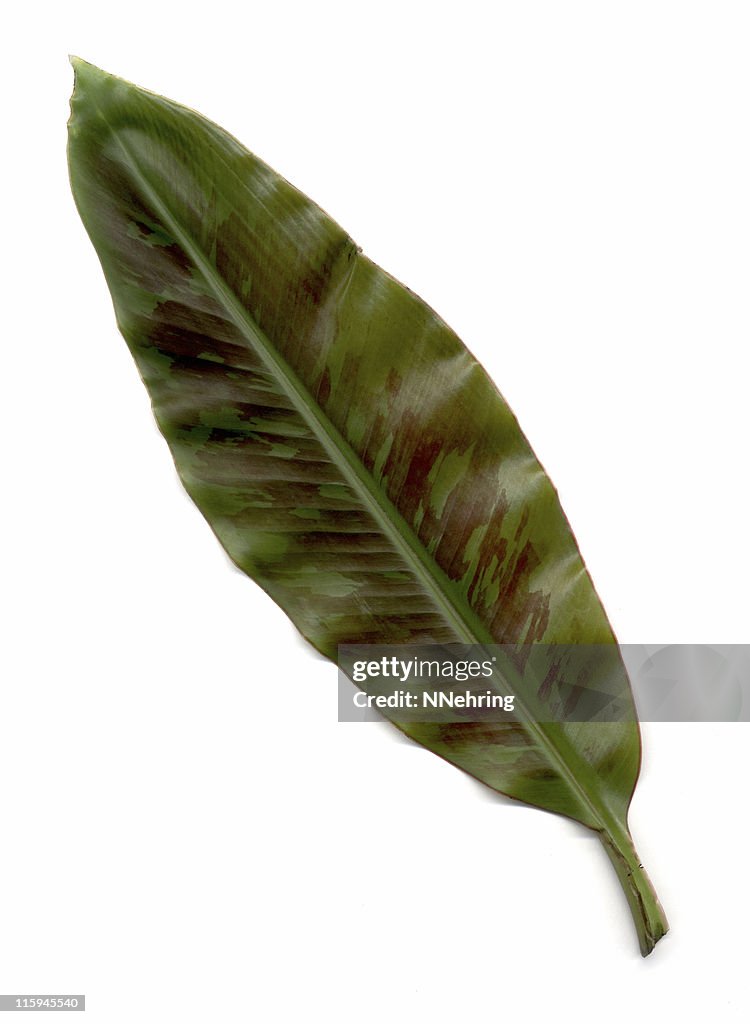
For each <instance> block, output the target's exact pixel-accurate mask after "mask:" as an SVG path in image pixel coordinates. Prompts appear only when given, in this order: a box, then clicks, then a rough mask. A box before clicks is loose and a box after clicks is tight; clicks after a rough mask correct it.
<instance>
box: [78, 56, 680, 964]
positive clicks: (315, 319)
mask: <svg viewBox="0 0 750 1024" xmlns="http://www.w3.org/2000/svg"><path fill="white" fill-rule="evenodd" d="M73 64H74V69H75V88H74V93H73V97H72V100H71V118H70V122H69V144H68V157H69V167H70V176H71V183H72V188H73V193H74V197H75V201H76V204H77V206H78V210H79V212H80V215H81V218H82V220H83V222H84V225H85V227H86V230H87V231H88V233H89V235H90V237H91V241H92V242H93V244H94V246H95V248H96V251H97V253H98V255H99V258H100V261H101V264H102V268H103V270H104V274H105V277H106V279H107V283H108V285H109V289H110V292H111V294H112V299H113V303H114V308H115V312H116V316H117V323H118V326H119V328H120V330H121V332H122V334H123V336H124V337H125V340H126V341H127V344H128V346H129V348H130V351H131V352H132V355H133V357H134V359H135V361H136V363H137V366H138V369H139V371H140V374H141V377H142V378H143V381H144V383H145V385H146V387H147V388H148V391H149V393H150V396H151V400H152V404H153V410H154V414H155V417H156V420H157V422H158V425H159V428H160V430H161V432H162V434H163V435H164V437H165V439H166V441H167V443H168V445H169V447H170V449H171V452H172V455H173V458H174V461H175V465H176V467H177V471H178V473H179V475H180V478H181V479H182V482H183V484H184V486H185V488H186V489H187V491H188V493H189V494H190V496H191V498H192V499H193V500H194V502H195V503H196V505H197V506H198V508H199V509H200V510H201V512H202V513H203V515H204V516H205V518H206V520H207V521H208V523H209V525H210V526H211V528H212V529H213V531H214V532H215V534H216V536H217V538H218V539H219V541H220V542H221V544H222V545H223V547H224V548H225V549H226V551H227V553H228V554H229V556H230V558H231V559H232V560H233V561H234V562H235V563H236V565H237V566H239V567H240V568H241V569H242V570H243V571H244V572H245V573H247V575H248V576H250V577H251V578H252V579H253V580H255V581H256V582H257V583H258V584H259V585H260V586H261V587H262V588H263V589H264V590H265V591H266V592H267V593H268V594H269V595H270V597H271V598H272V599H273V600H274V601H276V602H277V603H278V604H279V605H280V606H281V608H283V609H284V611H285V612H286V613H287V615H288V616H289V617H290V618H291V620H292V621H293V622H294V624H295V625H296V627H297V628H298V629H299V631H300V632H301V633H302V634H303V635H304V636H305V637H306V638H307V640H308V641H309V642H310V643H311V644H313V645H314V646H315V647H316V648H317V649H318V650H319V651H321V652H322V653H323V654H325V655H326V656H328V657H330V658H331V659H335V658H336V655H337V648H338V646H339V645H343V644H362V643H368V644H413V643H445V644H451V643H461V644H480V645H487V644H510V645H529V644H531V645H533V644H542V643H551V644H576V645H577V644H605V645H614V647H613V650H614V651H615V652H616V656H617V664H618V672H620V673H621V674H622V675H623V677H624V678H625V693H626V705H627V706H626V709H625V713H624V714H623V715H622V716H621V719H620V720H618V721H540V720H539V716H536V717H533V716H532V717H531V718H529V719H527V720H523V719H522V718H520V717H519V720H518V721H517V722H515V723H511V724H508V723H502V722H496V723H487V722H471V721H465V722H453V723H439V722H423V723H412V724H402V725H401V728H402V729H403V730H404V731H405V732H407V733H408V734H409V735H410V736H411V737H412V738H413V739H414V740H416V741H417V742H419V743H421V744H422V745H424V746H425V747H427V748H429V749H430V750H431V751H433V752H435V753H436V754H438V755H439V756H441V757H443V758H445V759H446V760H448V761H450V762H451V763H453V764H454V765H457V766H458V767H459V768H461V769H463V770H464V771H466V772H468V773H469V774H470V775H472V776H474V777H475V778H477V779H479V780H481V781H482V782H483V783H486V785H488V786H490V787H491V788H492V789H493V790H496V791H497V792H499V793H504V794H507V795H508V796H510V797H513V798H516V799H518V800H522V801H525V802H526V803H528V804H532V805H534V806H536V807H540V808H543V809H545V810H547V811H552V812H555V813H557V814H561V815H565V816H567V817H569V818H572V819H574V820H576V821H579V822H581V824H582V825H584V826H586V827H587V828H589V829H592V830H593V831H594V832H596V833H597V834H598V835H599V837H600V838H601V840H602V842H603V844H604V846H605V848H606V850H607V853H608V854H609V856H610V859H611V860H612V863H613V865H614V867H615V870H616V872H617V875H618V877H619V879H620V882H621V884H622V887H623V889H624V892H625V895H626V897H627V899H628V902H629V905H630V908H631V911H632V915H633V918H634V921H635V925H636V929H637V932H638V937H639V941H640V948H641V952H642V953H643V955H644V956H645V955H646V954H648V953H649V952H650V951H651V950H652V949H653V947H654V945H655V943H656V942H657V941H658V940H659V938H660V937H661V936H662V935H664V933H665V932H666V930H667V923H666V919H665V917H664V913H663V911H662V909H661V906H660V905H659V902H658V900H657V897H656V895H655V892H654V890H653V888H652V886H651V883H650V881H649V879H648V877H647V875H646V873H645V871H644V870H643V867H642V865H641V863H640V861H639V858H638V855H637V853H636V852H635V849H634V847H633V843H632V839H631V837H630V833H629V830H628V825H627V812H628V807H629V804H630V800H631V797H632V794H633V791H634V788H635V784H636V781H637V778H638V773H639V768H640V752H641V748H640V734H639V727H638V722H637V718H636V714H635V710H634V707H633V703H632V696H631V694H630V689H629V684H628V683H627V677H626V675H625V668H624V666H623V665H622V661H621V659H620V657H619V648H618V647H617V646H616V640H615V637H614V635H613V633H612V629H611V627H610V624H609V622H608V620H607V617H606V615H605V613H604V610H603V609H602V606H601V603H600V601H599V598H598V596H597V594H596V592H595V590H594V587H593V584H592V582H591V579H590V577H589V575H588V572H587V570H586V568H585V566H584V564H583V561H582V559H581V555H580V553H579V550H578V547H577V545H576V542H575V539H574V537H573V535H572V533H571V530H570V527H569V525H568V522H567V520H566V518H565V516H564V514H563V512H562V509H561V507H560V504H559V501H558V498H557V493H556V491H555V489H554V487H553V486H552V484H551V483H550V481H549V479H548V477H547V476H546V474H545V472H544V470H543V469H542V467H541V466H540V464H539V462H538V460H537V459H536V457H535V455H534V453H533V451H532V450H531V448H530V446H529V444H528V442H527V440H526V438H525V437H524V435H523V433H522V432H521V430H520V428H519V426H518V423H517V421H516V419H515V417H514V416H513V413H512V412H511V410H510V409H509V408H508V405H507V404H506V402H505V401H504V399H503V398H502V396H501V395H500V394H499V393H498V391H497V390H496V388H495V386H494V385H493V383H492V381H491V380H490V379H489V377H488V376H487V374H486V373H485V371H484V370H483V369H482V367H481V366H480V365H479V364H478V363H477V361H476V360H475V359H474V358H473V356H472V355H471V353H470V352H469V351H468V350H467V349H466V348H465V347H464V345H463V344H462V342H461V341H460V340H459V339H458V337H457V336H456V335H455V334H454V332H453V331H452V330H451V329H450V328H449V327H448V326H447V325H446V324H445V323H444V322H443V321H442V320H441V319H440V317H439V316H437V314H436V313H435V312H434V311H433V310H432V309H430V308H429V307H428V306H427V305H426V304H425V303H424V302H423V301H422V300H421V299H420V298H419V297H418V296H416V295H415V294H414V293H413V292H411V291H409V289H408V288H406V287H404V286H403V285H401V284H400V283H399V282H398V281H396V280H394V279H393V278H392V277H390V276H389V275H388V274H387V273H385V272H384V271H383V270H381V269H380V268H379V267H378V266H376V265H375V264H374V263H372V262H371V261H370V260H369V259H367V257H366V256H364V255H363V254H362V252H361V250H360V248H359V247H358V246H357V245H356V244H355V242H354V241H352V239H351V238H350V237H349V236H348V235H347V234H346V232H345V231H344V230H343V229H342V228H340V227H339V226H338V225H337V224H336V223H335V222H334V221H333V220H332V219H331V218H330V217H329V216H327V214H326V213H324V212H323V211H322V210H321V209H320V208H319V207H318V206H316V205H315V204H314V203H312V202H311V201H310V200H309V199H307V198H306V197H305V196H304V195H302V194H301V193H300V192H299V191H298V190H297V189H295V188H294V187H293V186H292V185H290V184H289V183H288V182H287V181H286V180H284V179H283V178H282V177H280V176H279V175H278V174H276V173H275V172H274V171H273V170H271V169H270V168H269V167H268V166H267V165H266V164H264V163H263V162H262V161H261V160H259V159H258V158H257V157H255V156H253V155H252V154H251V153H249V152H248V151H247V150H246V149H244V147H243V146H241V145H240V144H239V143H238V142H237V141H236V140H235V139H234V138H232V137H231V136H229V135H228V134H227V133H226V132H224V131H223V130H222V129H221V128H219V127H217V126H216V125H215V124H213V123H211V122H210V121H208V120H206V119H204V118H203V117H201V116H199V115H198V114H197V113H195V112H194V111H192V110H189V109H186V108H185V107H182V106H179V105H177V104H175V103H173V102H171V101H169V100H167V99H164V98H162V97H160V96H156V95H154V94H152V93H149V92H146V91H144V90H142V89H139V88H137V87H135V86H133V85H131V84H129V83H127V82H125V81H123V80H121V79H119V78H116V77H114V76H112V75H109V74H106V73H105V72H103V71H101V70H99V69H97V68H95V67H93V66H92V65H90V64H87V63H85V62H84V61H81V60H78V59H76V58H74V59H73ZM82 301H83V299H82ZM578 685H579V688H584V689H585V688H586V687H591V688H595V687H596V686H597V680H596V679H588V680H587V679H585V678H584V679H583V680H580V681H579V682H578ZM532 697H534V695H532V694H528V693H527V694H525V695H524V694H520V695H519V699H520V700H521V702H522V703H523V702H524V700H526V701H527V703H528V702H529V701H531V699H532ZM538 697H539V695H538V694H537V695H536V698H538Z"/></svg>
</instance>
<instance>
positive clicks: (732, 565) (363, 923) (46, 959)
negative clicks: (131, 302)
mask: <svg viewBox="0 0 750 1024" xmlns="http://www.w3.org/2000/svg"><path fill="white" fill-rule="evenodd" d="M12 10H13V11H14V12H13V13H7V12H6V14H5V16H4V23H3V25H4V36H5V45H4V56H3V67H2V76H3V98H4V104H3V128H4V145H5V156H4V160H3V164H2V175H3V179H4V181H3V193H2V194H3V196H4V206H3V245H2V259H3V261H4V262H5V264H6V267H5V272H4V275H3V276H4V282H5V285H6V291H5V301H4V307H3V320H4V323H3V335H4V337H3V375H2V388H3V400H2V405H1V408H0V414H1V415H2V421H3V434H2V436H3V449H2V460H3V465H2V476H3V484H4V499H3V504H2V506H1V512H0V514H2V517H3V522H2V531H1V536H2V545H3V552H2V565H3V590H4V595H5V602H6V605H5V610H4V613H3V625H4V628H5V640H4V642H3V649H2V661H3V665H2V680H1V682H0V716H1V721H2V732H1V739H0V991H2V992H7V993H13V992H27V993H34V992H42V993H45V992H46V993H56V992H85V993H86V995H87V998H88V1005H89V1009H88V1011H87V1016H88V1019H89V1021H90V1022H97V1024H99V1022H101V1024H105V1022H106V1024H109V1022H112V1024H119V1022H126V1021H127V1022H133V1021H138V1022H157V1021H158V1022H163V1021H172V1020H174V1021H180V1022H198V1021H201V1022H203V1021H217V1022H234V1021H250V1020H253V1021H262V1022H263V1024H276V1022H280V1021H284V1022H286V1021H293V1022H297V1021H306V1020H316V1021H317V1020H321V1021H330V1022H347V1024H348V1022H350V1021H357V1022H360V1021H361V1022H365V1024H369V1022H380V1021H383V1020H394V1021H397V1022H401V1021H404V1022H406V1021H408V1022H413V1021H430V1022H435V1024H441V1022H448V1021H451V1022H452V1021H455V1020H466V1021H473V1020H500V1019H511V1017H515V1018H516V1019H517V1018H518V1017H519V1015H522V1016H523V1018H524V1019H529V1020H533V1021H537V1020H543V1019H545V1018H547V1017H549V1018H552V1017H553V1016H555V1017H557V1016H559V1015H560V1014H562V1015H563V1019H566V1020H567V1019H575V1020H578V1021H581V1022H584V1024H588V1022H592V1024H593V1022H594V1021H599V1020H601V1019H608V1020H610V1021H614V1022H620V1021H626V1020H628V1021H629V1020H631V1019H632V1018H633V1017H634V1015H636V1014H640V1015H643V1018H644V1019H652V1018H653V1019H657V1018H659V1017H662V1018H663V1017H665V1015H669V1019H686V1020H690V1019H693V1018H694V1019H696V1020H699V1019H700V1020H704V1019H708V1018H709V1017H710V1018H711V1019H712V1020H714V1021H722V1022H723V1021H727V1022H730V1021H740V1020H743V1021H744V1020H746V1019H747V1014H748V1007H749V1004H750V997H749V996H748V993H747V941H748V936H747V931H748V928H747V924H746V922H747V921H748V919H750V896H749V895H748V884H747V843H748V839H749V838H750V836H749V834H748V824H747V789H748V785H747V783H748V776H749V773H750V742H749V741H750V733H748V727H747V726H746V725H731V724H724V725H714V726H709V725H693V726H688V725H661V726H655V725H650V726H649V725H647V726H646V727H645V728H644V746H645V753H644V771H643V774H642V777H641V781H640V784H639V788H638V790H637V792H636V796H635V800H634V804H633V808H632V814H631V825H632V828H633V832H634V836H635V839H636V843H637V845H638V847H639V850H640V853H641V856H642V858H643V861H644V863H645V865H646V867H647V869H648V870H649V873H650V875H651V877H652V879H653V881H654V883H655V885H656V887H657V889H658V891H659V894H660V896H661V898H662V902H663V904H664V906H665V908H666V910H667V912H668V915H669V917H670V921H671V925H672V932H671V933H670V935H669V936H668V937H667V938H666V939H665V940H663V941H662V942H661V943H660V944H659V946H658V947H657V949H656V951H655V953H654V954H653V955H652V956H651V957H650V958H649V959H648V960H646V961H643V960H642V959H641V958H640V956H639V954H638V951H637V946H636V940H635V933H634V931H633V929H632V926H631V923H630V920H629V915H628V912H627V909H626V905H625V901H624V898H623V897H622V895H621V893H620V890H619V887H618V884H617V881H616V878H615V876H614V873H613V872H612V870H611V868H610V866H609V863H608V861H607V860H606V857H605V855H604V853H603V851H602V850H601V849H600V848H599V846H598V843H597V841H596V840H595V839H594V838H593V837H590V836H589V835H588V834H587V833H586V832H585V831H584V830H583V829H581V828H579V827H577V826H575V825H574V824H572V823H569V822H566V821H564V820H562V819H560V818H555V817H553V816H551V815H547V814H543V813H541V812H538V811H533V810H530V809H527V808H524V807H521V806H519V805H515V804H512V803H511V802H510V801H507V800H503V799H500V798H495V797H493V796H492V794H490V793H489V792H486V791H484V790H483V789H482V788H481V787H479V786H478V785H477V784H475V783H473V782H472V781H471V780H470V779H468V778H467V777H465V776H463V775H462V774H461V773H460V772H458V771H457V770H456V769H454V768H451V767H450V766H448V765H447V764H445V763H443V762H441V761H440V760H438V759H437V758H435V757H433V756H432V755H430V754H429V753H427V752H425V751H422V750H420V749H418V748H416V747H414V746H412V745H409V744H407V743H405V742H403V741H401V740H400V739H399V738H398V737H397V736H396V735H394V734H393V733H392V732H391V731H390V730H389V728H388V727H386V726H379V725H360V724H352V725H339V724H338V723H337V722H336V673H335V670H334V668H333V666H331V665H330V664H328V663H326V662H323V661H321V660H320V659H319V658H317V657H316V656H315V655H314V654H313V653H312V652H311V650H309V649H308V648H307V647H306V645H305V644H304V643H303V642H302V641H301V640H300V639H299V637H298V636H297V635H296V633H295V631H294V629H293V628H292V627H291V626H290V625H289V623H288V622H287V620H286V619H285V617H284V615H283V614H282V613H281V612H280V611H279V610H278V609H277V608H276V607H275V606H274V605H273V604H271V603H270V601H269V600H268V599H267V598H266V597H265V596H264V595H263V594H262V593H261V592H260V591H259V590H258V589H257V588H255V587H254V586H253V584H252V583H250V582H249V581H248V580H246V579H245V578H244V577H242V576H240V575H239V574H238V573H236V572H234V571H232V570H231V569H230V567H229V565H228V563H227V560H226V558H225V557H224V556H223V554H222V552H221V551H220V549H219V548H218V546H217V544H216V542H215V541H214V539H213V537H212V534H211V532H210V530H209V529H208V527H207V526H206V525H205V524H204V522H203V521H202V519H201V517H200V515H199V514H198V512H197V511H196V510H195V508H194V507H193V506H192V505H191V504H190V502H189V501H188V499H187V498H186V497H185V496H184V495H183V494H182V492H181V490H180V487H179V485H178V482H177V480H176V477H175V474H174V471H173V469H172V466H171V461H170V458H169V455H168V452H167V449H166V446H165V445H164V444H163V442H162V441H161V440H160V438H159V436H158V434H157V432H156V429H155V427H154V426H153V425H152V422H151V418H150V411H149V404H148V400H147V397H146V394H145V392H144V390H143V388H142V385H141V384H140V382H139V380H138V377H137V374H136V372H135V369H134V367H133V365H132V364H131V361H130V357H129V355H128V353H127V350H126V348H125V345H124V343H123V341H122V339H121V338H120V337H119V335H118V334H117V331H116V328H115V323H114V317H113V315H112V309H111V305H110V302H109V298H108V294H107V291H106V287H105V284H104V280H103V278H102V276H101V273H100V271H99V267H98V263H97V260H96V257H95V255H94V252H93V249H92V248H91V246H90V243H89V242H88V239H87V238H86V237H85V234H84V231H83V228H82V226H81V224H80V222H79V221H78V219H77V214H76V212H75V209H74V206H73V203H72V200H71V197H70V195H69V190H68V184H67V175H66V166H65V151H64V147H65V122H66V118H67V103H68V96H69V93H70V90H71V86H72V72H71V69H70V68H69V66H68V64H67V60H66V55H67V53H68V52H73V53H77V54H79V55H80V56H82V57H84V58H86V59H87V60H90V61H92V62H94V63H97V64H99V65H100V66H102V67H104V68H105V69H107V70H109V71H112V72H114V73H117V74H120V75H122V76H124V77H126V78H129V79H130V80H132V81H135V82H137V83H138V84H140V85H143V86H145V87H147V88H150V89H152V90H154V91H157V92H162V93H164V94H166V95H168V96H170V97H172V98H173V99H176V100H178V101H181V102H183V103H186V104H188V105H190V106H193V107H195V108H197V109H199V110H200V111H201V112H203V113H205V114H206V115H208V116H209V117H211V118H213V119H214V120H216V121H218V122H219V123H221V124H222V125H224V126H225V127H226V128H228V129H229V130H230V131H232V132H233V133H234V134H235V135H237V136H238V137H239V138H240V139H241V140H242V141H243V142H245V143H246V145H248V147H249V148H251V149H253V150H254V151H256V152H257V153H258V154H259V155H260V156H262V157H263V158H264V159H265V160H267V161H268V162H269V163H270V164H271V165H272V166H274V167H275V168H276V169H278V170H279V171H280V172H281V173H283V174H284V175H285V176H286V177H288V178H289V179H290V180H291V181H293V182H294V183H295V184H296V185H298V186H299V187H300V188H302V189H303V190H304V191H305V192H307V193H308V194H309V195H311V196H312V197H313V198H314V199H315V200H317V201H318V202H319V203H320V204H321V205H322V206H324V207H325V208H326V209H327V210H328V211H329V212H330V213H331V214H332V215H333V216H334V217H335V218H336V219H337V220H338V221H339V222H340V223H342V224H343V225H344V226H345V227H346V228H347V229H348V230H349V231H350V233H351V234H352V235H353V236H354V238H355V239H356V240H357V241H358V242H359V243H360V244H361V245H362V246H364V248H365V251H366V252H367V253H368V255H370V256H371V257H372V258H374V259H375V260H376V261H377V262H379V263H381V264H382V265H383V266H385V267H386V268H387V269H388V270H389V271H391V272H392V273H394V274H395V275H396V276H397V277H399V278H400V279H402V280H403V281H405V282H406V283H408V284H409V285H410V286H411V287H412V288H413V289H414V290H416V291H417V292H418V293H420V294H421V295H422V296H423V297H424V298H425V299H426V300H427V301H428V302H430V304H431V305H433V306H434V307H435V308H437V309H438V311H439V312H440V313H441V314H442V315H443V316H444V317H445V319H447V321H448V322H449V323H450V324H451V325H452V326H453V327H454V328H455V329H456V330H457V331H458V332H459V334H460V335H461V336H462V337H463V339H464V340H465V342H466V343H467V345H468V346H469V347H470V348H471V349H472V350H473V351H474V352H475V353H476V355H477V356H478V357H479V358H480V359H481V360H482V361H483V363H484V364H485V366H486V367H487V369H488V371H489V372H490V374H491V375H492V376H493V377H494V379H495V380H496V381H497V383H498V385H499V386H500V388H501V390H502V391H503V393H504V394H505V396H506V398H507V399H508V401H509V402H510V404H511V405H512V407H513V408H514V410H515V412H516V413H517V415H518V416H519V419H520V422H521V424H522V426H523V428H524V430H525V431H526V433H527V435H528V437H529V439H530V441H531V443H532V445H533V446H534V448H535V450H536V452H537V454H538V455H539V457H540V458H541V460H542V462H543V463H544V465H545V466H546V468H547V470H548V472H549V473H550V475H551V477H552V479H553V480H554V482H555V484H556V486H557V487H558V489H559V492H560V495H561V499H562V501H563V505H564V507H565V509H566V512H567V514H568V516H569V518H570V520H571V523H572V525H573V528H574V530H575V532H576V535H577V537H578V540H579V542H580V545H581V549H582V551H583V554H584V557H585V558H586V560H587V563H588V565H589V568H590V570H591V572H592V574H593V576H594V579H595V582H596V584H597V587H598V589H599V592H600V594H601V596H602V599H603V601H604V603H605V606H606V608H607V610H608V612H609V614H610V616H611V619H612V621H613V624H614V626H615V629H616V630H617V632H618V634H619V637H620V639H621V640H622V641H627V642H633V643H644V642H648V643H656V642H663V643H665V644H666V643H680V642H685V643H710V642H723V643H742V642H747V641H748V640H750V636H748V619H747V612H748V599H747V579H748V574H749V572H750V552H749V550H748V539H747V537H748V528H747V518H748V508H749V506H750V502H749V501H748V497H749V494H748V482H747V481H748V473H747V447H748V445H747V441H748V414H747V388H748V365H747V348H748V328H749V326H750V323H749V321H750V304H749V303H748V287H749V286H750V250H749V242H748V240H749V239H750V136H749V128H748V125H749V124H750V118H749V115H750V62H749V61H748V57H747V55H748V49H749V46H750V8H748V6H747V5H746V4H744V3H724V2H715V0H712V2H703V3H693V2H685V0H682V2H679V3H678V2H673V3H668V2H659V0H648V2H635V3H633V2H630V3H624V2H623V3H611V2H600V0H597V2H590V3H583V2H565V3H559V2H557V0H555V2H548V3H543V2H529V3H522V2H517V3H486V4H482V3H477V2H471V0H464V2H462V3H460V4H458V3H457V4H455V5H446V4H441V3H435V2H433V3H430V4H426V3H425V4H419V3H410V2H408V0H400V2H391V0H379V2H378V3H377V4H356V3H351V2H349V3H333V2H331V0H317V2H316V3H304V4H303V3H291V2H283V0H282V2H277V3H274V4H268V3H263V4H261V3H255V2H253V0H249V2H246V3H242V4H230V3H226V2H222V0H211V2H210V3H205V4H195V3H179V4H176V3H175V4H167V3H158V2H154V0H152V2H149V3H143V2H138V0H129V2H128V3H127V4H122V5H108V4H103V3H96V4H94V3H80V2H78V3H77V2H75V0H68V2H66V3H64V4H57V3H55V4H51V3H47V4H44V3H42V4H36V5H33V6H29V7H28V8H27V9H26V10H25V11H24V12H23V13H18V12H17V10H15V9H12ZM10 1019H13V1017H11V1016H9V1020H10Z"/></svg>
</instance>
